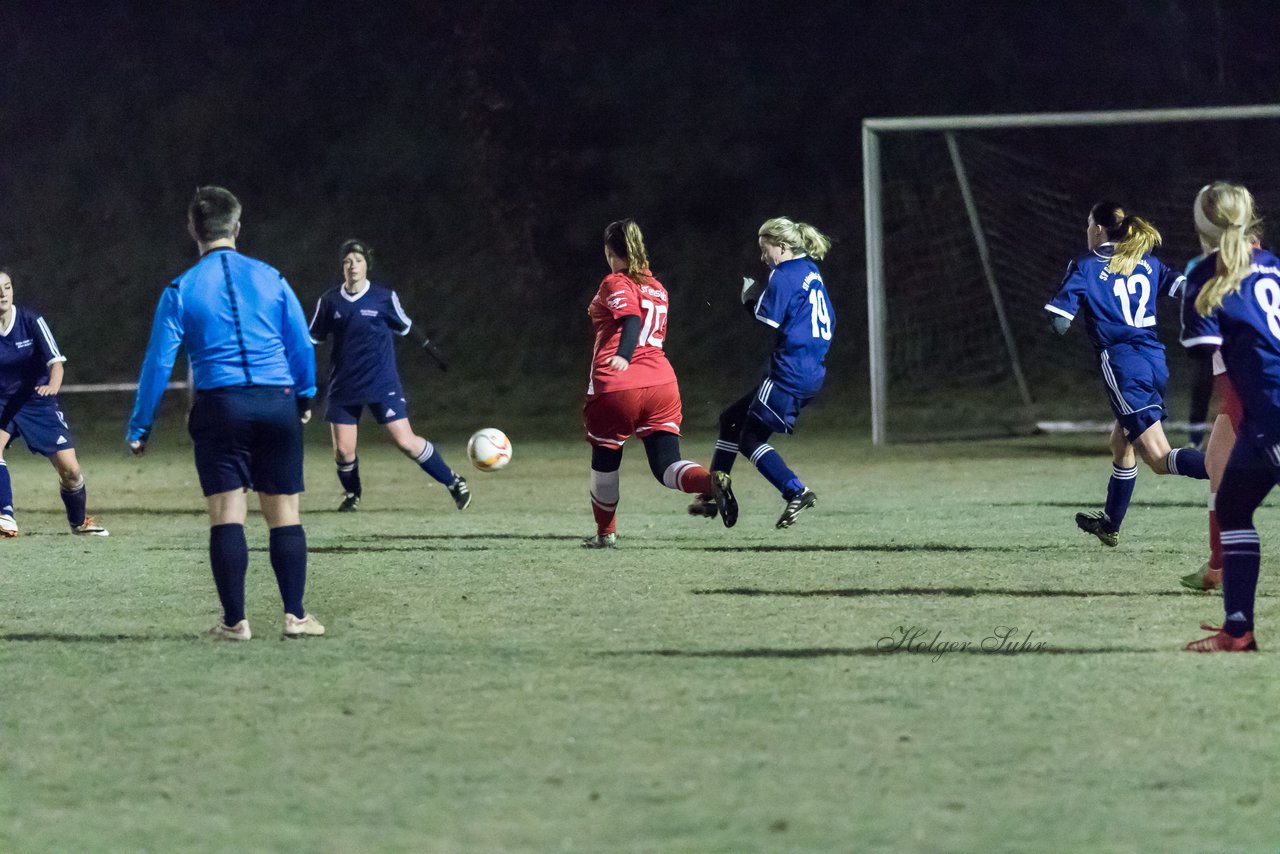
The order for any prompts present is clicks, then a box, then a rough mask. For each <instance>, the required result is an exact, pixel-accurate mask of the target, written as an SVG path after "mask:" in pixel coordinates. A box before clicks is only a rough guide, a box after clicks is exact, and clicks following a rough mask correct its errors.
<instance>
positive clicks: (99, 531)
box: [71, 516, 110, 537]
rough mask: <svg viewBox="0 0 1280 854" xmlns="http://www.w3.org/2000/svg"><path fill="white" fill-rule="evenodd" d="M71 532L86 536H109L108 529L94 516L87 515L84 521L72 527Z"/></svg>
mask: <svg viewBox="0 0 1280 854" xmlns="http://www.w3.org/2000/svg"><path fill="white" fill-rule="evenodd" d="M71 533H73V534H79V535H81V536H84V537H109V536H110V534H108V533H107V529H106V528H104V527H102V526H101V525H99V524H98V520H97V519H94V518H93V517H92V516H85V517H84V521H83V522H81V523H80V524H79V525H75V526H73V527H72V528H71Z"/></svg>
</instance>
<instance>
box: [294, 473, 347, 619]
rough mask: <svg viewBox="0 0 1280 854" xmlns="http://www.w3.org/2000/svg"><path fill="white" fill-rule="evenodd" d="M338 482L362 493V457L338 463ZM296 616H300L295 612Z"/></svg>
mask: <svg viewBox="0 0 1280 854" xmlns="http://www.w3.org/2000/svg"><path fill="white" fill-rule="evenodd" d="M338 483H340V484H342V491H343V492H345V493H347V494H348V495H359V494H360V458H359V457H352V459H351V462H349V463H342V462H340V463H338ZM294 616H295V617H296V616H298V615H297V614H294Z"/></svg>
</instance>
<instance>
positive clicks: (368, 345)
mask: <svg viewBox="0 0 1280 854" xmlns="http://www.w3.org/2000/svg"><path fill="white" fill-rule="evenodd" d="M412 325H413V321H411V320H410V319H409V318H408V316H407V315H406V314H405V313H404V309H402V308H401V307H400V298H399V297H397V296H396V292H395V291H393V290H391V289H390V288H384V287H382V286H381V285H377V284H374V283H373V282H365V287H364V289H363V290H361V291H359V292H358V293H356V294H355V295H354V296H352V295H351V294H348V293H347V292H346V291H345V290H343V288H342V287H341V286H339V287H336V288H332V289H330V290H328V291H325V293H324V295H323V296H321V297H320V301H319V302H318V303H316V313H315V316H314V317H312V318H311V340H312V341H313V342H315V343H316V344H319V343H321V342H322V341H324V339H325V337H326V336H328V335H332V336H333V352H332V353H331V354H330V356H329V402H330V403H336V404H339V405H342V406H355V405H360V404H366V403H375V402H380V401H382V400H383V398H385V397H386V395H387V394H388V393H389V392H391V391H397V390H399V388H400V375H399V373H398V372H397V371H396V351H395V346H394V342H393V341H392V337H391V336H392V335H393V334H394V335H407V334H408V332H409V327H410V326H412Z"/></svg>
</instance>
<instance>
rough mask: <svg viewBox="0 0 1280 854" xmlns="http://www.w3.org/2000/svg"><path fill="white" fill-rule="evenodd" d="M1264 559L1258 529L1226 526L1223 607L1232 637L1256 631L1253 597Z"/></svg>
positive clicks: (1223, 561) (1226, 625) (1226, 630)
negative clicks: (1232, 528) (1254, 626)
mask: <svg viewBox="0 0 1280 854" xmlns="http://www.w3.org/2000/svg"><path fill="white" fill-rule="evenodd" d="M1261 562H1262V555H1261V553H1260V549H1259V546H1258V532H1257V530H1256V529H1254V528H1237V529H1235V530H1227V529H1226V528H1223V530H1222V606H1223V610H1224V611H1226V614H1227V621H1226V623H1225V624H1224V625H1223V630H1224V631H1225V632H1226V633H1227V634H1229V635H1231V636H1232V637H1237V638H1238V637H1241V636H1243V635H1244V633H1245V632H1251V631H1253V600H1254V594H1255V593H1256V591H1257V589H1258V566H1259V564H1260V563H1261Z"/></svg>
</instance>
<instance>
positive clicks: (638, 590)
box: [0, 425, 1280, 852]
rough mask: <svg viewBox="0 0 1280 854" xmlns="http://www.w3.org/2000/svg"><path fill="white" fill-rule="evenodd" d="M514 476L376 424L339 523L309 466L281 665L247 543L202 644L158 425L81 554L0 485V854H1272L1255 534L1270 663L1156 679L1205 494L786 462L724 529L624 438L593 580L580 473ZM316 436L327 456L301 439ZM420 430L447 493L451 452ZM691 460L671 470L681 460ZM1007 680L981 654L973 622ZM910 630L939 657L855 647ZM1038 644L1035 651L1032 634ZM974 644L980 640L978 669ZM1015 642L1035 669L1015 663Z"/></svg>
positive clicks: (1173, 657)
mask: <svg viewBox="0 0 1280 854" xmlns="http://www.w3.org/2000/svg"><path fill="white" fill-rule="evenodd" d="M503 426H504V427H507V428H508V432H509V433H510V434H511V436H512V439H513V441H514V444H515V459H514V461H513V463H512V464H511V466H510V468H509V469H508V470H507V471H504V472H501V473H499V474H495V475H484V474H480V473H478V472H469V473H468V476H469V478H470V480H471V483H472V486H473V491H474V494H475V501H474V503H473V505H472V507H471V509H470V510H468V511H466V512H465V513H458V512H457V511H455V510H454V509H453V505H452V502H451V501H450V500H449V497H448V495H447V494H446V493H445V491H444V490H443V488H441V487H438V486H434V485H429V484H428V482H427V479H426V478H425V476H423V475H421V474H420V473H418V471H417V470H416V468H414V467H413V465H412V464H411V463H409V462H407V461H406V460H404V459H403V458H401V457H399V456H398V455H397V454H396V453H395V452H394V450H393V449H392V448H391V447H390V445H389V444H387V443H385V442H383V441H381V440H380V438H379V437H377V435H376V433H374V432H373V431H372V430H369V431H367V439H368V441H367V442H366V444H365V446H364V447H363V448H362V450H361V466H362V470H363V473H364V479H365V484H366V490H365V498H364V503H363V504H362V506H361V510H360V512H358V513H356V514H350V515H348V514H338V513H336V512H333V511H334V508H335V507H336V505H337V503H338V492H339V491H338V488H337V484H336V480H335V479H334V477H333V474H332V471H331V465H330V463H329V462H328V454H327V453H326V450H325V449H324V448H323V446H322V445H319V444H316V445H314V446H312V447H311V448H310V450H309V457H308V478H309V484H310V486H311V491H309V492H308V493H307V494H306V496H305V498H304V512H305V523H306V526H307V533H308V536H309V541H310V546H311V564H310V567H311V580H310V585H309V589H308V596H307V602H308V605H309V607H310V609H311V610H313V611H314V613H315V614H316V615H317V616H318V617H319V618H320V619H321V620H322V621H323V622H324V623H325V624H326V625H327V626H328V628H329V636H328V637H325V638H320V639H310V640H305V641H284V640H281V639H280V637H279V631H280V624H281V620H280V613H279V605H278V598H277V596H276V593H275V588H274V579H273V576H272V574H271V571H270V568H269V566H268V563H267V555H266V551H265V548H266V534H265V530H264V528H263V526H262V524H261V520H260V518H257V517H256V516H255V518H253V519H251V520H250V521H251V526H250V528H249V543H250V548H251V567H250V585H249V619H250V622H251V624H252V626H253V630H254V634H255V637H254V639H253V641H251V642H250V643H247V644H235V645H233V644H221V645H215V644H212V643H209V642H205V641H202V640H199V639H197V638H196V635H197V633H198V632H200V631H202V630H203V629H206V628H208V627H209V626H210V625H212V624H213V623H214V622H215V620H216V619H217V618H218V611H217V608H216V599H215V596H214V592H213V585H212V582H211V579H210V578H209V573H208V568H207V552H206V544H207V530H206V523H205V519H204V517H203V515H202V512H201V511H202V502H201V500H200V498H199V495H198V491H197V488H196V486H195V482H194V470H193V468H192V466H191V463H190V461H189V453H188V450H187V448H186V447H185V445H183V443H182V441H181V430H180V428H178V427H176V426H171V427H168V428H167V432H166V433H163V434H162V435H161V436H160V437H159V439H158V440H157V442H156V445H155V447H154V449H153V453H152V454H151V455H150V456H149V457H148V458H146V459H145V460H142V461H136V460H132V459H129V458H127V457H125V456H123V455H122V454H119V453H117V452H116V450H115V446H114V445H108V444H105V440H104V442H103V443H101V444H100V446H98V445H90V446H88V447H86V448H85V449H84V450H83V451H82V455H83V462H84V465H85V469H86V474H87V476H88V478H89V497H90V505H91V512H94V513H96V514H97V515H98V517H99V518H100V520H101V521H102V522H103V523H104V524H105V525H106V526H107V527H109V528H110V530H111V536H110V538H108V539H105V540H99V539H93V540H87V539H79V538H75V539H73V538H72V537H71V536H70V535H69V534H67V533H66V531H65V526H64V523H63V520H62V517H61V510H60V504H59V502H58V498H57V494H56V484H55V482H54V480H53V475H52V471H51V470H50V469H49V467H48V466H47V464H46V463H45V462H44V461H43V460H40V459H38V458H32V457H29V456H27V455H26V454H25V452H24V451H22V450H20V449H18V448H15V449H13V450H11V451H10V453H9V455H8V458H9V460H10V463H11V470H12V473H13V480H14V486H15V489H16V491H17V497H18V503H19V508H20V515H19V521H20V523H21V525H22V532H23V533H22V537H21V538H19V539H17V540H13V541H0V602H2V603H3V612H2V614H3V616H2V617H0V674H2V675H3V681H2V683H0V850H3V851H6V852H26V851H31V852H36V851H50V850H94V851H96V850H134V851H142V850H146V851H176V850H190V851H196V850H290V851H309V850H326V851H432V852H434V851H441V852H452V851H457V852H474V851H590V852H606V851H688V852H712V851H725V852H742V851H859V852H862V851H984V852H985V851H1018V852H1025V851H1045V850H1054V851H1135V852H1136V851H1192V850H1223V848H1224V846H1225V848H1226V849H1228V850H1241V851H1243V850H1268V849H1273V848H1274V843H1275V842H1276V841H1277V839H1278V838H1280V833H1278V832H1277V830H1276V827H1277V823H1276V820H1275V817H1276V815H1277V807H1278V806H1280V803H1278V800H1280V799H1278V796H1277V788H1276V782H1275V780H1276V778H1277V772H1280V739H1277V737H1276V735H1275V733H1276V731H1277V725H1278V724H1280V708H1278V704H1277V699H1280V688H1278V687H1277V681H1276V661H1277V658H1276V653H1277V652H1280V613H1277V608H1276V607H1275V606H1276V598H1275V594H1274V591H1275V589H1276V588H1275V582H1274V567H1275V565H1276V564H1275V555H1276V553H1277V549H1280V536H1277V534H1280V531H1278V530H1277V524H1276V521H1277V520H1276V514H1275V512H1274V510H1266V509H1264V511H1263V512H1262V513H1261V514H1260V515H1261V516H1262V525H1261V528H1262V535H1263V543H1264V549H1266V550H1267V554H1266V558H1265V560H1264V576H1263V581H1262V585H1261V599H1260V601H1259V604H1260V606H1261V607H1260V610H1259V614H1258V617H1259V626H1260V629H1259V643H1260V645H1261V646H1262V648H1263V652H1262V654H1260V655H1253V656H1241V655H1236V656H1195V655H1190V654H1186V653H1182V652H1180V651H1179V647H1180V646H1181V645H1182V644H1184V643H1185V642H1187V641H1189V640H1192V639H1193V638H1197V637H1200V636H1201V634H1202V633H1201V632H1200V631H1199V630H1198V629H1197V624H1198V623H1199V621H1201V620H1202V619H1218V618H1220V617H1221V607H1220V606H1221V599H1220V598H1219V597H1216V596H1199V595H1195V594H1191V593H1184V592H1181V589H1180V588H1179V587H1178V584H1177V578H1178V576H1179V575H1180V574H1182V573H1185V572H1188V571H1190V570H1192V569H1194V568H1196V567H1197V566H1199V564H1200V562H1201V561H1202V560H1203V557H1204V551H1205V546H1204V541H1205V535H1204V527H1205V526H1204V516H1205V514H1204V511H1203V509H1202V507H1203V503H1204V488H1203V485H1202V484H1197V483H1192V482H1190V481H1187V480H1184V479H1177V478H1160V479H1158V480H1157V478H1156V477H1155V476H1154V475H1151V474H1150V473H1149V472H1146V471H1143V472H1142V473H1141V474H1140V475H1139V481H1138V487H1137V491H1136V494H1135V502H1134V506H1133V508H1132V510H1131V512H1130V516H1129V521H1128V523H1127V524H1126V526H1125V529H1124V534H1123V537H1122V540H1121V543H1120V546H1119V547H1118V548H1116V549H1104V548H1103V547H1102V546H1101V545H1100V544H1099V543H1098V542H1097V541H1096V540H1094V539H1092V538H1089V537H1086V536H1084V535H1082V534H1080V533H1078V532H1077V531H1076V530H1075V527H1074V525H1073V523H1072V516H1073V514H1074V513H1075V512H1076V511H1077V510H1079V509H1088V508H1094V507H1097V506H1099V503H1100V501H1101V497H1102V494H1103V490H1104V489H1105V484H1106V478H1107V475H1108V473H1109V469H1110V465H1109V461H1108V460H1107V459H1106V458H1105V456H1104V455H1103V452H1102V451H1101V448H1102V445H1103V440H1102V438H1101V437H1099V438H1096V439H1090V440H1080V439H1072V440H1047V439H1025V440H1016V441H1009V442H998V443H997V442H986V443H967V444H953V445H920V446H908V447H898V448H892V449H890V450H887V451H873V450H872V449H870V448H869V447H867V446H866V444H865V443H864V442H861V441H850V440H846V439H842V438H841V437H840V436H838V435H836V434H826V435H812V434H810V435H802V436H800V437H799V438H797V439H794V440H782V441H779V442H778V443H777V444H778V447H779V449H780V450H781V451H782V452H783V454H784V455H786V456H787V458H788V459H789V460H790V461H792V462H793V464H794V466H795V468H796V469H797V470H798V471H799V472H800V473H801V475H802V476H804V477H805V478H806V480H807V481H808V482H809V484H810V485H811V486H812V488H813V489H814V490H815V491H816V492H817V493H818V496H819V503H818V506H817V507H816V508H815V509H814V510H812V511H809V512H807V513H806V514H805V515H803V516H802V517H801V519H800V521H799V522H798V523H797V524H796V526H795V527H794V528H792V529H790V530H788V531H776V530H774V528H773V524H774V521H775V519H776V517H777V515H778V513H779V511H780V510H781V501H780V500H779V499H778V498H777V497H776V496H775V495H774V494H772V493H771V491H770V489H769V488H768V486H767V485H766V484H765V483H764V481H763V480H762V479H761V478H760V477H759V475H758V474H756V473H755V472H754V470H752V469H751V467H750V466H748V465H745V464H740V465H739V466H738V468H737V470H736V471H735V475H736V478H737V479H736V481H735V486H736V491H737V494H738V497H739V499H740V501H741V502H742V516H741V519H740V521H739V523H738V526H737V527H736V528H735V529H733V530H732V531H726V530H725V529H724V528H722V527H721V525H720V523H719V522H718V521H716V522H708V521H706V520H700V519H691V518H688V517H687V516H685V513H684V507H685V504H686V503H687V502H686V500H685V497H684V496H681V495H677V494H675V493H672V492H669V491H667V490H664V489H662V488H661V487H659V486H658V485H657V484H656V483H655V482H654V481H653V480H652V478H651V476H650V475H649V473H648V469H647V466H646V465H645V464H644V460H643V456H642V454H640V453H638V451H639V448H635V449H632V450H631V451H630V454H631V456H629V457H628V459H627V460H626V461H625V462H624V465H623V472H622V503H621V515H620V526H619V532H620V537H621V544H620V547H619V548H618V549H617V550H616V551H608V552H589V551H584V550H582V549H580V548H579V547H578V541H579V540H580V539H581V538H582V537H584V536H586V535H587V534H589V533H591V532H592V523H591V514H590V510H589V507H588V505H587V501H586V484H587V479H586V464H587V463H586V461H587V456H588V454H587V448H586V446H585V445H584V444H581V443H580V442H577V441H569V440H568V439H566V440H565V441H563V442H540V441H537V440H536V439H534V438H533V437H532V436H530V435H524V434H522V432H521V431H520V430H518V429H514V428H512V427H510V426H509V425H503ZM314 435H315V438H316V439H317V441H318V440H319V439H320V437H321V436H322V435H323V434H322V433H319V432H318V431H316V432H315V433H314ZM433 438H436V439H437V440H438V443H439V446H440V447H441V449H442V451H443V452H444V453H445V454H446V456H447V457H448V458H449V459H450V461H452V462H453V463H454V464H455V465H461V464H464V462H465V461H464V460H463V458H462V447H463V444H464V442H465V434H463V433H458V434H457V435H453V434H438V435H435V436H434V437H433ZM709 450H710V441H709V439H707V437H705V436H704V437H701V440H700V441H697V442H692V441H687V442H686V451H687V453H689V454H690V455H691V456H698V457H701V458H704V459H705V458H706V456H707V454H708V453H709ZM1001 626H1005V627H1011V628H1012V629H1013V632H1012V634H1011V635H1010V638H1009V641H1008V643H1013V642H1015V641H1016V642H1018V643H1019V647H1018V648H1017V649H1014V650H1012V651H1008V650H1006V651H1005V652H1004V653H996V652H988V651H983V649H982V644H983V641H984V639H985V638H988V637H991V636H992V635H993V634H994V633H996V632H997V631H998V627H1001ZM904 629H905V630H907V631H912V630H913V629H919V630H922V631H923V632H924V634H923V635H921V636H920V638H919V639H918V641H919V642H923V641H925V640H928V639H932V638H935V636H938V634H939V633H940V638H938V640H937V642H936V643H935V650H936V649H938V648H939V644H941V643H943V642H950V643H954V644H957V645H958V644H963V643H965V642H968V643H969V644H970V646H969V647H968V648H967V649H952V650H951V651H946V652H941V653H937V652H924V653H921V652H898V653H889V652H885V651H884V650H883V649H882V647H883V646H884V645H885V643H884V642H883V641H882V640H881V639H882V638H886V637H889V638H895V637H900V632H901V631H902V630H904ZM1028 636H1029V640H1028ZM991 643H994V642H988V645H990V644H991ZM1041 645H1042V646H1041Z"/></svg>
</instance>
